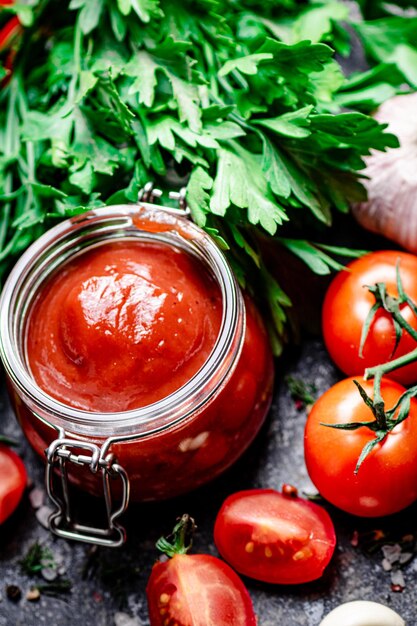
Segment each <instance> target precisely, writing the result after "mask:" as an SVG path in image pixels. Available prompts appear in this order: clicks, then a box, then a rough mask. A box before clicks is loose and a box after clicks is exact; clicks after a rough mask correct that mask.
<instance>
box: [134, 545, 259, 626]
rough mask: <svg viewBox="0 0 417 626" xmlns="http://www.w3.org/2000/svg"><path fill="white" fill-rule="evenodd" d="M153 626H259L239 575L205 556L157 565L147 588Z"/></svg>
mask: <svg viewBox="0 0 417 626" xmlns="http://www.w3.org/2000/svg"><path fill="white" fill-rule="evenodd" d="M146 594H147V598H148V606H149V616H150V623H151V626H256V617H255V614H254V611H253V607H252V601H251V599H250V596H249V594H248V592H247V590H246V588H245V586H244V584H243V582H242V581H241V580H240V578H239V577H238V575H237V574H236V573H235V572H234V571H233V570H232V569H231V568H230V567H229V566H228V565H227V564H226V563H223V561H220V559H217V558H215V557H213V556H210V555H206V554H193V555H186V554H177V555H175V556H174V557H173V558H172V559H170V560H169V561H166V562H164V563H156V565H154V567H153V569H152V573H151V576H150V578H149V582H148V586H147V588H146Z"/></svg>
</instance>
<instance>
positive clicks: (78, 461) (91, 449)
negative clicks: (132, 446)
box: [45, 181, 191, 548]
mask: <svg viewBox="0 0 417 626" xmlns="http://www.w3.org/2000/svg"><path fill="white" fill-rule="evenodd" d="M161 196H162V190H161V189H156V188H155V186H154V183H153V182H152V181H149V182H147V183H146V184H145V186H144V187H143V188H142V189H141V190H140V191H139V194H138V202H139V203H140V204H142V205H144V204H152V205H154V204H155V201H157V200H158V199H159V198H161ZM169 197H170V198H171V199H172V200H176V201H177V202H178V209H174V208H171V207H166V206H162V205H156V204H155V206H158V208H160V209H162V210H164V211H167V212H169V213H173V214H175V215H181V216H189V215H190V213H191V212H190V209H189V208H188V206H187V201H186V188H185V187H182V188H181V189H180V191H170V192H169ZM129 438H131V437H129ZM118 439H119V438H112V437H110V438H109V439H107V440H106V442H105V443H104V445H103V446H102V448H101V450H100V448H99V447H98V446H97V445H95V444H91V443H87V442H79V441H75V440H72V439H69V438H67V437H66V436H65V433H64V431H63V430H62V429H59V437H58V439H55V441H53V442H52V443H51V445H50V446H49V448H47V450H46V451H45V454H46V458H47V465H46V474H45V482H46V489H47V493H48V496H49V498H50V499H51V501H52V502H53V503H54V504H55V506H56V510H55V511H54V512H53V513H52V514H51V515H50V517H49V520H48V523H49V528H50V530H51V531H52V532H53V533H54V534H56V535H58V536H59V537H64V538H65V539H73V540H77V541H83V542H84V543H92V544H95V545H100V546H107V547H113V548H117V547H119V546H121V545H122V544H123V543H124V542H125V541H126V531H125V529H124V528H123V526H121V525H120V524H118V523H117V522H116V520H117V518H119V517H120V516H121V515H122V514H123V513H124V512H125V511H126V510H127V507H128V504H129V495H130V485H129V477H128V475H127V473H126V471H125V470H124V469H123V467H122V466H121V465H119V464H118V463H116V460H115V457H114V455H113V454H108V450H109V448H110V446H111V444H112V443H114V441H116V440H118ZM120 439H125V438H124V437H122V438H120ZM73 448H77V450H80V449H81V450H85V451H86V452H88V453H89V454H79V453H78V454H75V453H74V452H72V451H71V449H73ZM68 463H74V464H75V465H79V466H88V468H89V470H90V471H91V473H92V474H97V473H98V472H101V474H102V483H103V493H104V500H105V506H106V513H107V524H106V527H103V528H98V527H94V526H85V525H83V524H79V523H78V522H76V521H75V520H74V518H73V514H72V506H71V501H70V492H69V484H68ZM56 470H58V476H59V478H58V479H56V478H55V474H56ZM116 478H119V479H120V480H121V484H122V499H121V503H120V506H119V507H118V508H117V509H115V510H113V501H112V492H111V484H110V480H111V479H116ZM58 484H59V485H60V487H59V488H58Z"/></svg>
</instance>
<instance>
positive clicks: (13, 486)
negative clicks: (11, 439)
mask: <svg viewBox="0 0 417 626" xmlns="http://www.w3.org/2000/svg"><path fill="white" fill-rule="evenodd" d="M26 483H27V475H26V469H25V466H24V465H23V461H22V459H21V458H20V457H19V456H17V454H16V453H15V452H13V450H11V449H10V448H9V447H8V446H6V445H4V444H1V443H0V524H2V523H3V522H4V521H6V519H7V518H8V517H10V515H11V514H12V513H13V511H14V510H15V509H16V508H17V505H18V504H19V502H20V500H21V499H22V495H23V492H24V490H25V487H26Z"/></svg>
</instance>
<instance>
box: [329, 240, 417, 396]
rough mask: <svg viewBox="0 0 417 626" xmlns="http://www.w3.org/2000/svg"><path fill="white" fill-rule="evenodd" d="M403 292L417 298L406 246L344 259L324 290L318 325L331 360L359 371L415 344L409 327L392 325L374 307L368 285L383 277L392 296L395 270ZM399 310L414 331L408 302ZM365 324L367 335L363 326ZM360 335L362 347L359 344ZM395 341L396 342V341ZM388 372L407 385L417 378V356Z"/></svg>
mask: <svg viewBox="0 0 417 626" xmlns="http://www.w3.org/2000/svg"><path fill="white" fill-rule="evenodd" d="M397 271H398V272H399V275H400V278H401V282H402V286H403V289H404V291H405V292H406V294H407V295H408V297H409V298H410V299H411V300H412V301H414V302H417V257H416V256H413V255H412V254H408V253H406V252H396V251H380V252H372V253H371V254H367V255H365V256H363V257H362V258H360V259H357V260H355V261H353V262H352V263H349V264H348V265H347V268H346V270H344V271H342V272H339V274H337V276H336V277H335V278H334V279H333V281H332V283H331V284H330V287H329V289H328V291H327V293H326V296H325V299H324V304H323V314H322V326H323V336H324V342H325V344H326V348H327V350H328V352H329V354H330V356H331V358H332V359H333V361H334V362H335V363H336V365H337V366H338V367H339V368H340V369H341V370H342V371H343V372H344V373H345V374H347V375H349V376H354V375H356V374H358V375H359V374H362V373H363V372H364V370H365V369H366V368H368V367H373V366H375V365H379V364H380V363H385V362H387V361H389V360H390V359H391V358H392V357H393V356H394V357H400V356H403V355H405V354H407V353H409V352H410V351H411V350H413V349H414V348H416V347H417V341H416V339H415V338H413V337H412V336H411V335H410V334H409V333H408V332H405V331H404V332H402V334H401V338H399V334H398V333H399V331H400V329H399V328H398V325H397V328H396V324H395V323H394V321H393V319H392V316H391V315H390V314H389V313H388V312H386V311H384V310H381V308H379V309H378V310H375V312H374V315H373V316H372V319H371V318H370V317H369V314H370V312H371V311H372V308H373V307H374V306H375V309H376V298H375V294H374V293H372V292H371V291H370V290H369V289H368V288H367V286H374V285H375V284H377V283H384V284H385V286H386V294H387V295H388V296H390V295H391V296H395V297H397V296H398V295H399V294H398V274H397ZM399 311H400V312H401V315H402V317H403V318H404V320H405V322H406V323H407V324H409V325H410V328H411V330H412V331H414V332H415V333H417V316H416V314H415V312H414V311H413V309H412V306H410V305H409V304H408V303H407V302H400V303H399ZM367 320H368V322H369V328H368V332H367V335H366V337H365V336H364V334H363V328H364V326H365V325H366V322H367ZM361 341H362V349H361ZM397 341H398V345H396V344H397ZM390 377H391V378H392V379H394V380H397V381H398V382H400V383H402V384H404V385H408V384H410V383H413V382H416V381H417V362H414V363H411V364H408V365H406V366H403V367H401V368H399V369H398V370H396V371H395V372H392V373H391V374H390Z"/></svg>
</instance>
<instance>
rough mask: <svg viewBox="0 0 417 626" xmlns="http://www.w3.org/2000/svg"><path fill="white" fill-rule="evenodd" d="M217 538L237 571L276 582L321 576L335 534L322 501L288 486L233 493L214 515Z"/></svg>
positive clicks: (302, 580) (225, 556)
mask: <svg viewBox="0 0 417 626" xmlns="http://www.w3.org/2000/svg"><path fill="white" fill-rule="evenodd" d="M214 541H215V544H216V546H217V549H218V551H219V552H220V554H221V555H222V557H223V558H224V559H225V560H226V561H227V562H228V563H230V564H231V565H232V566H233V567H234V568H235V569H236V570H237V571H238V572H240V573H241V574H244V575H245V576H250V577H251V578H256V579H257V580H262V581H264V582H268V583H277V584H297V583H305V582H309V581H311V580H315V579H317V578H320V576H321V575H322V574H323V571H324V569H325V567H326V566H327V565H328V564H329V562H330V559H331V558H332V555H333V552H334V548H335V545H336V535H335V531H334V527H333V523H332V520H331V519H330V517H329V515H328V513H327V512H326V511H325V510H324V509H323V508H322V507H321V506H319V505H317V504H315V503H313V502H309V501H308V500H304V499H302V498H299V497H298V495H297V490H296V489H294V488H290V487H289V486H287V485H286V486H284V488H283V492H282V493H279V492H278V491H275V490H273V489H253V490H249V491H240V492H238V493H235V494H233V495H231V496H229V497H228V498H227V499H226V500H225V502H224V503H223V506H222V507H221V509H220V511H219V514H218V515H217V518H216V523H215V527H214Z"/></svg>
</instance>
